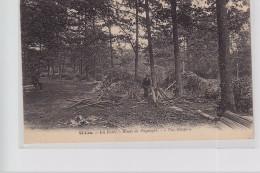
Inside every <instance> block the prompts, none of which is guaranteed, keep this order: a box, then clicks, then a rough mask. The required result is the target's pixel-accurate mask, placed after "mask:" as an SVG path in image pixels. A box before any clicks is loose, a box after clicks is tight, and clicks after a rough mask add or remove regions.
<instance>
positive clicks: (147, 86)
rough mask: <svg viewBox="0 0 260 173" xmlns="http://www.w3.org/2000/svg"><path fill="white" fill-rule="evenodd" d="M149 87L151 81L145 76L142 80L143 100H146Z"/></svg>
mask: <svg viewBox="0 0 260 173" xmlns="http://www.w3.org/2000/svg"><path fill="white" fill-rule="evenodd" d="M150 85H151V81H150V78H149V75H146V77H145V78H144V80H143V88H144V98H147V97H148V95H149V93H148V89H149V87H150Z"/></svg>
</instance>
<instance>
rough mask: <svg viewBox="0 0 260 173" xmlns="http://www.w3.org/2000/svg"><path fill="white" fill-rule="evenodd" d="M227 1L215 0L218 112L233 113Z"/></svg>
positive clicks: (233, 102)
mask: <svg viewBox="0 0 260 173" xmlns="http://www.w3.org/2000/svg"><path fill="white" fill-rule="evenodd" d="M227 2H228V1H227V0H217V1H216V5H217V23H218V36H219V44H218V45H219V58H218V59H219V68H220V88H221V101H220V105H219V109H220V111H222V112H223V111H226V110H230V111H234V110H235V101H234V93H233V86H232V73H231V71H230V69H231V68H230V67H231V60H230V55H229V36H228V28H227V8H226V5H227Z"/></svg>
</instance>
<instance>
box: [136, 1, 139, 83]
mask: <svg viewBox="0 0 260 173" xmlns="http://www.w3.org/2000/svg"><path fill="white" fill-rule="evenodd" d="M138 6H139V0H135V26H136V33H135V35H136V40H135V78H136V79H137V77H138V59H139V58H138V51H139V49H138V47H139V46H138V44H139V43H138V35H139V16H138V15H139V7H138Z"/></svg>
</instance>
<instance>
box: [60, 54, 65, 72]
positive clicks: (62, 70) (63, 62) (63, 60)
mask: <svg viewBox="0 0 260 173" xmlns="http://www.w3.org/2000/svg"><path fill="white" fill-rule="evenodd" d="M64 66H65V57H63V59H62V68H61V73H62V74H63V72H64Z"/></svg>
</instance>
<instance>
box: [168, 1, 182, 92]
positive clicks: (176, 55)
mask: <svg viewBox="0 0 260 173" xmlns="http://www.w3.org/2000/svg"><path fill="white" fill-rule="evenodd" d="M176 9H177V0H171V15H172V35H173V44H174V60H175V77H176V93H175V94H176V95H177V96H182V95H183V87H182V79H181V61H180V55H179V40H178V28H177V27H178V26H177V10H176Z"/></svg>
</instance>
